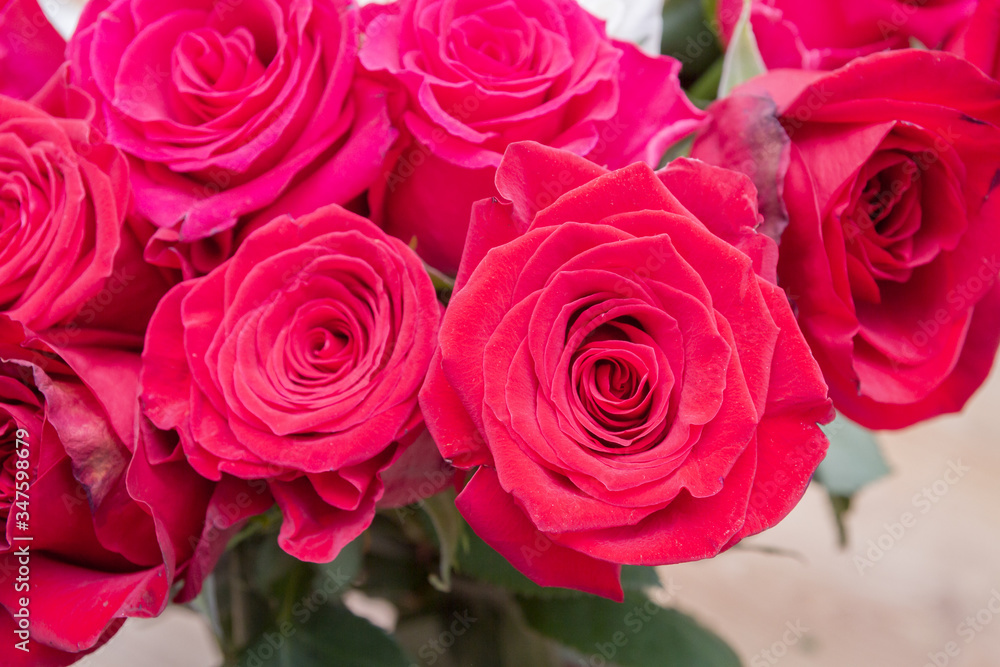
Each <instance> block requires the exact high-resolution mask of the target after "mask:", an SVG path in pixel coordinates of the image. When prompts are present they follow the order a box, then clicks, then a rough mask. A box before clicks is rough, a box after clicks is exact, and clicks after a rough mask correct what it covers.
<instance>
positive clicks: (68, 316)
mask: <svg viewBox="0 0 1000 667" xmlns="http://www.w3.org/2000/svg"><path fill="white" fill-rule="evenodd" d="M63 74H64V73H63ZM33 102H34V103H33V104H32V103H28V102H21V101H17V100H13V99H11V98H8V97H3V96H0V165H2V166H0V216H2V218H3V222H2V225H3V226H2V229H0V312H5V313H7V314H8V315H9V316H10V317H11V318H13V319H15V320H18V321H20V322H22V323H24V324H25V325H26V326H28V327H30V328H32V329H35V330H42V329H46V328H48V327H51V326H54V325H56V324H62V325H64V326H65V325H67V324H69V326H68V328H66V329H65V330H64V331H63V332H62V335H63V336H64V337H66V336H72V335H75V333H76V332H77V330H78V329H79V328H80V327H91V328H95V327H101V326H113V327H114V328H117V329H119V330H127V331H131V332H141V331H143V329H144V327H145V324H146V322H147V321H148V320H149V317H150V315H151V314H152V312H153V308H154V307H155V305H156V301H157V299H158V298H159V296H161V295H162V294H164V293H165V292H166V290H167V288H168V287H169V286H170V284H171V283H172V280H173V276H172V275H170V274H169V273H168V272H164V271H161V270H158V269H155V268H153V267H149V266H147V265H145V263H144V262H143V261H142V243H143V241H144V239H145V238H148V232H147V231H146V230H144V227H143V225H141V224H139V223H138V222H137V221H135V220H131V219H128V217H127V212H128V206H129V197H130V190H129V183H128V164H127V163H126V161H125V158H124V157H123V156H122V155H121V153H119V152H118V150H117V149H115V148H114V147H112V146H110V145H109V144H107V143H106V142H105V140H104V138H103V136H102V135H100V134H99V133H98V132H97V131H96V130H94V129H93V127H92V126H91V124H90V123H89V122H88V121H89V116H90V113H91V112H92V108H93V103H92V101H90V100H89V99H87V98H86V96H85V95H83V94H82V93H81V92H80V91H79V90H76V89H73V88H71V87H67V86H66V85H65V80H64V77H63V76H55V77H53V79H52V80H50V82H49V84H48V85H47V86H46V87H45V88H44V89H43V90H41V91H40V92H39V93H38V95H36V97H35V98H34V99H33ZM49 111H51V112H52V113H49ZM53 114H57V115H53ZM74 114H76V115H74ZM59 116H67V117H59Z"/></svg>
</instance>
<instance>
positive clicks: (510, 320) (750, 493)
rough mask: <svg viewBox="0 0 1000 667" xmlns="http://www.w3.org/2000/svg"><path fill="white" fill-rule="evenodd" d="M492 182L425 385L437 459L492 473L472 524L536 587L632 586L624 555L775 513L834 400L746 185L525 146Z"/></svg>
mask: <svg viewBox="0 0 1000 667" xmlns="http://www.w3.org/2000/svg"><path fill="white" fill-rule="evenodd" d="M553 170H562V171H564V172H565V173H566V174H567V181H568V187H569V191H568V192H567V193H566V194H564V195H563V196H562V197H561V198H560V199H559V200H558V201H556V202H555V203H552V204H550V205H549V204H546V203H544V202H546V201H548V200H547V198H546V196H545V195H546V193H545V190H544V189H542V188H541V184H542V183H543V181H544V178H545V175H546V174H550V173H552V172H553ZM497 188H498V189H499V191H500V193H501V194H502V196H503V197H504V198H505V199H507V200H509V201H510V202H511V203H510V204H507V203H501V202H499V201H497V200H495V199H494V200H485V201H482V202H480V203H478V204H476V207H475V209H474V211H473V220H472V227H471V229H470V234H469V244H468V246H467V248H466V252H465V255H464V256H463V258H462V267H461V269H460V272H459V276H458V283H457V285H456V287H457V289H456V291H455V293H454V295H453V297H452V300H451V303H450V305H449V307H448V310H447V312H446V313H445V317H444V321H443V322H442V326H441V333H440V347H439V351H438V353H437V354H436V356H435V359H434V360H433V361H432V362H431V370H430V372H429V374H428V378H427V382H426V384H425V387H424V389H423V390H422V391H421V395H420V401H421V406H422V408H423V410H424V416H425V419H426V420H427V426H428V429H429V430H430V431H431V433H432V435H433V436H434V438H435V440H436V441H437V442H438V445H439V447H440V449H441V453H442V454H443V455H444V457H445V458H446V459H450V460H452V461H453V462H454V464H455V465H456V466H459V467H462V468H474V467H475V466H479V468H478V470H477V471H476V472H475V474H474V475H473V477H472V479H471V480H470V481H469V483H468V485H467V486H466V487H465V489H464V490H463V491H462V493H461V494H460V495H459V496H458V500H457V505H458V508H459V510H460V511H461V513H462V515H463V516H464V517H465V518H466V520H467V521H468V522H469V525H470V526H471V527H472V528H473V530H474V531H475V532H476V533H478V534H479V535H480V536H481V537H482V538H483V539H484V540H485V541H486V542H487V543H489V544H490V545H491V546H493V548H495V549H496V550H497V551H499V552H500V553H501V554H502V555H503V556H505V557H506V558H507V559H508V560H509V561H510V562H511V563H512V564H513V565H514V566H516V567H517V568H518V569H519V570H521V571H522V572H524V573H525V574H526V575H527V576H529V577H530V578H532V579H533V580H535V581H536V582H538V583H539V584H542V585H547V586H565V587H569V588H577V589H580V590H584V591H589V592H592V593H597V594H600V595H604V596H607V597H613V598H617V599H619V600H620V599H621V597H622V590H621V587H620V585H619V581H618V575H619V566H618V564H620V563H631V564H639V565H659V564H666V563H676V562H681V561H688V560H694V559H699V558H708V557H711V556H714V555H716V554H717V553H719V552H720V551H722V550H724V549H727V548H729V547H730V546H732V545H733V544H735V543H736V542H738V541H739V540H740V539H742V538H744V537H746V536H748V535H752V534H754V533H757V532H759V531H761V530H763V529H765V528H768V527H770V526H771V525H773V524H774V523H776V522H777V521H778V520H780V519H781V518H782V517H784V516H785V514H786V513H787V512H788V511H789V510H790V509H791V508H792V506H793V505H794V504H795V503H796V502H797V501H798V499H799V498H800V497H801V495H802V493H803V492H804V490H805V487H806V484H807V483H808V481H809V478H810V475H811V474H812V472H813V470H814V469H815V468H816V466H817V465H818V464H819V461H820V460H821V459H822V458H823V455H824V453H825V450H826V439H825V437H824V436H823V434H822V433H821V431H820V430H819V428H818V426H817V425H816V422H817V421H827V420H829V419H830V418H832V410H831V408H830V403H829V400H828V399H827V398H826V386H825V385H824V383H823V380H822V377H821V375H820V371H819V368H818V367H817V365H816V363H815V361H814V360H813V359H812V357H811V356H810V355H809V350H808V348H807V347H806V345H805V342H804V341H803V340H802V336H801V334H800V333H799V331H798V329H797V327H796V325H795V320H794V317H793V316H792V313H791V309H790V307H789V305H788V302H787V300H786V299H785V296H784V294H783V293H782V292H781V291H780V290H779V289H778V288H777V287H776V286H775V285H774V284H773V283H772V282H771V281H770V279H768V276H772V277H773V273H774V262H775V259H776V257H775V255H776V253H775V248H774V244H773V243H772V242H771V241H770V240H769V239H768V238H767V237H765V236H763V235H760V234H757V233H755V232H754V227H755V226H756V225H757V223H758V215H757V211H756V208H755V201H754V192H753V187H752V186H751V185H750V183H749V181H748V180H747V179H746V178H745V177H743V176H742V175H739V174H736V173H735V172H730V171H726V170H722V169H717V168H712V167H709V166H708V165H705V164H703V163H700V162H697V161H692V160H678V161H675V162H673V163H671V165H670V166H668V167H667V169H666V170H664V171H662V172H660V173H659V174H654V173H653V171H652V170H651V169H650V168H649V167H647V166H645V165H641V164H636V165H632V166H630V167H626V168H624V169H621V170H618V171H612V172H608V171H607V170H605V169H603V168H601V167H598V166H597V165H594V164H591V163H588V162H587V161H585V160H584V159H582V158H579V157H576V156H573V155H572V154H570V153H568V152H565V151H558V150H555V149H550V148H545V147H542V146H539V145H537V144H533V143H523V144H522V143H518V144H514V145H512V146H511V147H510V148H509V149H508V150H507V153H506V155H505V156H504V160H503V162H502V163H501V165H500V168H499V170H498V172H497Z"/></svg>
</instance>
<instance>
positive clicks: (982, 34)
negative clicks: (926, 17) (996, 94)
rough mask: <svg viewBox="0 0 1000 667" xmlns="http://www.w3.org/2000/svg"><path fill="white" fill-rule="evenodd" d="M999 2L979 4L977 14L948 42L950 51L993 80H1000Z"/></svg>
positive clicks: (960, 27) (988, 1) (993, 0)
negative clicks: (999, 46)
mask: <svg viewBox="0 0 1000 667" xmlns="http://www.w3.org/2000/svg"><path fill="white" fill-rule="evenodd" d="M998 45H1000V2H998V1H997V0H979V3H978V4H977V5H976V11H975V13H973V15H972V16H970V17H969V18H968V19H967V20H966V21H965V22H964V23H963V24H962V25H961V26H959V28H958V30H957V31H956V32H955V34H954V35H953V36H952V37H951V39H949V40H948V44H947V46H946V48H947V50H948V51H950V52H952V53H954V54H956V55H958V56H961V57H963V58H965V59H966V60H968V61H969V62H970V63H972V64H973V65H975V66H976V67H978V68H979V69H981V70H983V71H984V72H986V73H987V74H989V75H990V76H992V77H993V78H994V79H996V78H1000V48H998Z"/></svg>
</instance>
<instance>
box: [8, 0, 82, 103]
mask: <svg viewBox="0 0 1000 667" xmlns="http://www.w3.org/2000/svg"><path fill="white" fill-rule="evenodd" d="M65 50H66V42H65V40H63V38H62V37H60V36H59V33H57V32H56V30H55V28H53V27H52V25H51V24H50V23H49V19H48V18H47V17H46V16H45V13H44V12H43V11H42V8H41V7H39V6H38V3H37V2H36V1H35V0H3V1H0V94H2V95H8V96H10V97H14V98H17V99H21V100H24V99H27V98H29V97H31V96H32V95H34V94H35V93H36V92H38V90H39V89H40V88H41V87H42V86H43V85H45V82H46V81H48V80H49V77H51V76H52V75H53V74H54V73H55V71H56V70H57V69H59V66H60V65H61V64H62V63H63V52H64V51H65Z"/></svg>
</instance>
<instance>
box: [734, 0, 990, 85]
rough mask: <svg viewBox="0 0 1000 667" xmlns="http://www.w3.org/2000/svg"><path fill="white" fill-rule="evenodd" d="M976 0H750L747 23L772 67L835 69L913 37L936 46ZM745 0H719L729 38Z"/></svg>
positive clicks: (905, 44) (906, 43) (903, 44)
mask: <svg viewBox="0 0 1000 667" xmlns="http://www.w3.org/2000/svg"><path fill="white" fill-rule="evenodd" d="M975 4H976V0H841V1H840V2H831V1H830V0H815V1H814V2H802V1H801V0H753V10H752V11H753V13H752V14H751V25H752V26H753V31H754V35H755V36H756V38H757V44H758V45H759V47H760V51H761V56H762V57H763V58H764V63H765V64H766V65H767V66H768V68H770V69H777V68H782V67H790V68H794V69H800V68H801V69H824V70H829V69H836V68H837V67H840V66H842V65H845V64H847V63H848V62H850V61H851V60H853V59H854V58H859V57H861V56H865V55H869V54H871V53H875V52H876V51H882V50H885V49H901V48H907V47H908V46H909V45H910V38H911V37H915V38H917V39H919V40H920V41H921V42H923V43H924V44H926V45H927V46H929V47H932V48H933V47H937V46H939V45H940V44H941V43H942V42H943V41H944V39H945V38H946V37H947V36H948V35H949V34H950V33H951V31H952V30H953V29H954V28H955V26H956V25H958V23H959V22H961V21H962V20H963V19H964V18H965V17H967V16H968V15H969V14H970V13H971V12H972V9H973V7H974V6H975ZM742 9H743V0H719V2H718V5H717V7H716V12H717V18H718V21H719V28H720V33H721V34H722V36H723V39H725V40H726V41H727V42H728V41H729V39H730V37H731V36H732V32H733V28H734V27H735V25H736V21H737V20H738V19H739V17H740V11H741V10H742Z"/></svg>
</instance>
